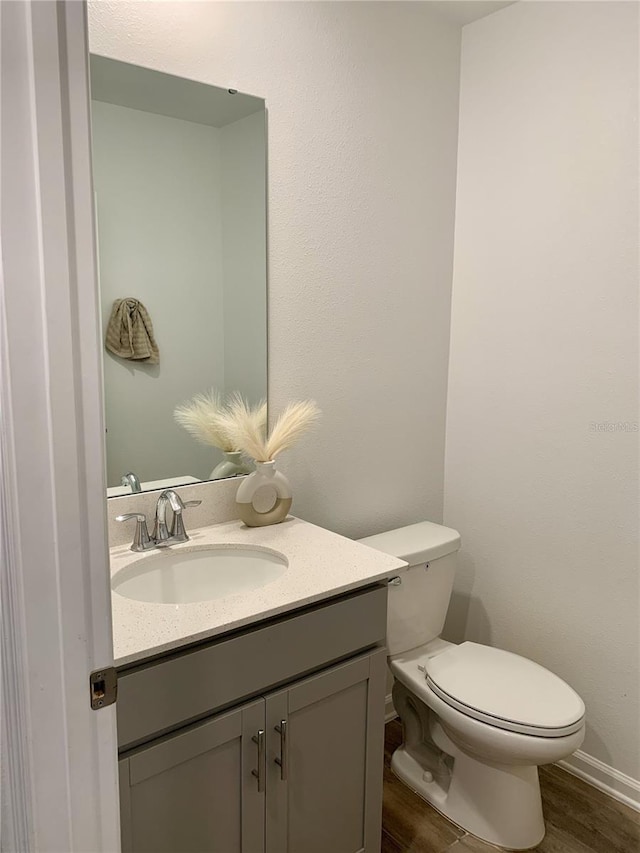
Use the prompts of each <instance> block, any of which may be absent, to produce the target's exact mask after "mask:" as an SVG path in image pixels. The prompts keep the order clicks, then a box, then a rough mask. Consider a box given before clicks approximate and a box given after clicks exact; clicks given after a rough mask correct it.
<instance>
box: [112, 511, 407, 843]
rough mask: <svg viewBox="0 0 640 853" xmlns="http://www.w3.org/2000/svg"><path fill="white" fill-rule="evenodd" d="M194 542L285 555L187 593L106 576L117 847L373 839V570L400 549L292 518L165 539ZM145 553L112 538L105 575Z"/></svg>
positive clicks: (380, 650) (378, 572) (381, 679)
mask: <svg viewBox="0 0 640 853" xmlns="http://www.w3.org/2000/svg"><path fill="white" fill-rule="evenodd" d="M207 543H216V545H217V546H220V545H224V544H225V543H226V544H227V545H229V544H230V543H234V544H235V545H236V546H238V547H240V546H244V547H246V546H247V544H251V545H252V546H253V547H258V546H261V547H271V548H273V549H277V550H278V551H279V552H280V553H281V554H284V555H285V556H286V558H287V561H288V566H287V570H286V571H285V572H284V573H283V574H282V575H280V576H279V577H278V578H277V579H276V580H274V581H271V582H270V583H269V584H268V585H266V586H263V587H261V588H258V589H256V590H253V591H249V592H244V593H243V594H241V595H231V596H226V597H224V598H220V599H217V600H215V599H214V600H211V601H199V602H193V603H188V604H158V603H149V602H143V601H139V600H132V599H128V598H126V597H124V596H122V595H120V594H118V593H115V592H114V594H113V600H114V643H115V649H116V666H117V668H118V702H117V717H118V743H119V754H120V760H119V764H120V799H121V825H122V849H123V851H125V853H127V851H129V853H151V852H152V851H153V853H162V852H163V851H166V853H175V851H178V850H179V851H180V853H187V851H202V850H207V851H217V853H234V852H235V851H242V853H326V851H329V850H331V851H341V853H356V851H366V853H374V851H377V850H379V845H380V825H381V800H382V753H383V736H384V696H385V673H386V649H385V647H384V642H385V630H386V604H387V578H388V577H389V576H390V575H393V574H395V573H397V571H398V570H399V569H401V568H403V567H404V564H403V563H402V562H401V561H399V560H396V559H395V558H392V557H389V556H388V555H383V554H380V553H379V552H376V551H373V550H372V549H369V548H366V547H364V546H362V545H359V544H358V543H355V542H351V541H350V540H347V539H344V538H342V537H340V536H336V535H335V534H332V533H330V532H329V531H326V530H322V529H321V528H317V527H315V526H314V525H310V524H306V523H305V522H302V521H300V520H298V519H289V520H287V521H286V522H285V523H284V524H282V525H277V526H275V527H274V528H260V529H253V530H249V529H247V528H244V527H243V526H242V525H241V524H240V523H238V522H229V523H226V524H221V525H216V526H213V527H210V528H201V529H198V530H195V531H193V532H192V539H191V541H190V542H188V543H185V544H184V545H182V546H178V547H177V548H175V549H171V550H172V551H179V550H184V551H193V550H194V549H195V548H199V549H203V548H205V547H206V544H207ZM154 557H155V558H156V559H157V552H152V553H151V555H150V557H149V558H147V557H146V556H145V557H142V559H141V558H140V556H139V555H134V554H132V553H131V552H128V551H126V550H125V549H124V548H115V549H112V583H113V585H114V586H116V587H117V579H118V572H120V573H122V571H123V569H126V568H127V566H130V565H132V564H134V563H135V564H136V565H138V566H142V568H144V565H143V561H144V560H145V559H151V558H154ZM119 651H120V654H119Z"/></svg>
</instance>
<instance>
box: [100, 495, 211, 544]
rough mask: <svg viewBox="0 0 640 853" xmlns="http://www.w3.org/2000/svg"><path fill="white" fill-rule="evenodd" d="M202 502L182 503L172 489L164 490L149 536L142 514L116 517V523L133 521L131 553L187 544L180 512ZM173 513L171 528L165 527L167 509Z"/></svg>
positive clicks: (144, 517) (187, 537) (157, 505)
mask: <svg viewBox="0 0 640 853" xmlns="http://www.w3.org/2000/svg"><path fill="white" fill-rule="evenodd" d="M201 503H202V501H186V502H185V501H183V500H182V498H181V497H180V495H179V494H178V493H177V492H174V490H173V489H165V490H164V492H162V494H161V495H160V497H159V498H158V503H157V504H156V520H155V524H154V526H153V533H152V534H151V536H149V529H148V528H147V518H146V516H145V515H143V514H142V513H136V512H131V513H127V514H126V515H118V516H116V521H130V520H131V519H135V520H136V522H137V524H136V533H135V537H134V539H133V544H132V545H131V549H130V550H131V551H148V550H149V549H150V548H167V547H168V546H169V545H177V544H178V543H179V542H188V541H189V536H188V535H187V531H186V530H185V529H184V521H183V520H182V511H183V510H184V509H187V508H188V507H192V506H200V504H201ZM168 507H170V508H171V510H172V511H173V518H172V519H171V527H169V526H168V525H167V508H168Z"/></svg>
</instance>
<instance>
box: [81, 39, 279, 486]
mask: <svg viewBox="0 0 640 853" xmlns="http://www.w3.org/2000/svg"><path fill="white" fill-rule="evenodd" d="M91 98H92V105H91V108H92V140H93V174H94V188H95V205H96V221H97V236H98V267H99V282H100V302H101V316H102V334H103V342H104V343H105V349H104V385H105V409H106V430H107V432H106V450H107V486H108V491H107V493H108V496H110V497H112V496H116V495H122V494H129V493H130V492H131V491H132V490H135V491H137V490H138V489H137V484H136V482H135V480H134V478H133V477H129V480H128V481H125V483H124V484H123V483H122V480H123V477H125V475H127V474H128V473H130V472H133V473H134V474H135V475H136V478H137V480H138V481H139V482H140V487H141V490H143V491H144V490H148V489H152V488H163V487H164V488H166V487H168V486H170V485H180V484H184V483H186V482H197V481H200V480H207V479H210V478H211V475H212V472H213V471H214V469H216V468H217V469H218V471H217V473H215V474H214V477H218V476H226V475H227V474H228V471H229V470H230V466H229V465H226V467H225V466H221V465H220V463H222V462H223V461H224V454H223V453H222V451H220V450H218V449H217V448H215V447H211V446H205V445H203V444H200V443H198V442H197V441H196V440H195V439H194V438H192V437H191V435H189V434H188V433H187V432H186V431H185V430H184V429H183V428H182V427H181V426H179V425H178V424H177V423H176V421H175V420H174V416H173V412H174V409H175V407H176V406H178V405H179V404H182V403H185V402H186V401H188V400H189V399H190V398H191V397H193V396H194V395H196V394H199V393H204V392H208V391H210V390H211V389H212V388H213V389H216V390H218V391H219V392H221V393H223V394H226V393H230V392H232V391H239V392H240V393H242V394H243V395H244V396H245V397H246V398H247V399H248V400H249V401H250V402H251V403H256V402H258V400H261V399H265V398H266V396H267V293H266V290H267V288H266V111H265V104H264V101H263V100H262V99H260V98H254V97H252V96H249V95H243V94H240V93H235V92H234V90H226V89H220V88H217V87H215V86H209V85H206V84H204V83H198V82H194V81H192V80H186V79H183V78H180V77H174V76H172V75H170V74H164V73H161V72H158V71H152V70H150V69H147V68H141V67H138V66H136V65H130V64H127V63H124V62H118V61H116V60H113V59H107V58H105V57H100V56H95V55H93V56H92V57H91ZM114 305H115V308H114ZM156 348H157V349H156ZM156 353H157V355H158V358H157V359H156ZM232 470H233V472H236V470H237V469H232ZM132 484H133V485H132Z"/></svg>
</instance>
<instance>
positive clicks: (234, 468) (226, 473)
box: [209, 450, 253, 480]
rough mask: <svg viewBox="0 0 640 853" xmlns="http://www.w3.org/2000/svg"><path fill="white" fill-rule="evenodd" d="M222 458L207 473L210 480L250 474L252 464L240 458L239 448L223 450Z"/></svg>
mask: <svg viewBox="0 0 640 853" xmlns="http://www.w3.org/2000/svg"><path fill="white" fill-rule="evenodd" d="M222 452H223V453H224V459H223V460H222V462H220V463H218V465H216V467H215V468H214V469H213V471H212V472H211V473H210V474H209V479H210V480H224V479H225V478H227V477H237V476H238V475H239V474H251V473H252V472H253V466H252V465H251V464H250V463H249V462H247V461H246V459H243V458H242V453H241V452H240V451H239V450H223V451H222Z"/></svg>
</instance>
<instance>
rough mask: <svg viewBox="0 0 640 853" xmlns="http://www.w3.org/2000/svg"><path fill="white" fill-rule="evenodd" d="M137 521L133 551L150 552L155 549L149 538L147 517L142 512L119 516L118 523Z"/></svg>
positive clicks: (117, 517)
mask: <svg viewBox="0 0 640 853" xmlns="http://www.w3.org/2000/svg"><path fill="white" fill-rule="evenodd" d="M132 519H135V521H136V532H135V535H134V537H133V543H132V544H131V548H130V550H131V551H148V550H149V548H153V542H152V541H151V539H150V538H149V530H148V528H147V516H146V515H144V514H143V513H141V512H127V513H125V514H124V515H117V516H116V521H131V520H132Z"/></svg>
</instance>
